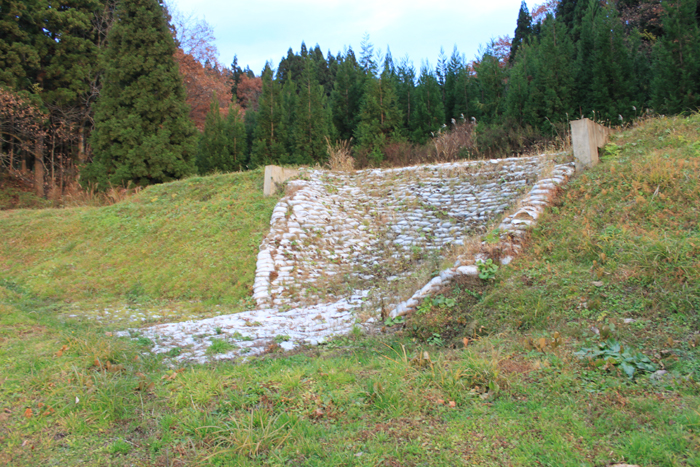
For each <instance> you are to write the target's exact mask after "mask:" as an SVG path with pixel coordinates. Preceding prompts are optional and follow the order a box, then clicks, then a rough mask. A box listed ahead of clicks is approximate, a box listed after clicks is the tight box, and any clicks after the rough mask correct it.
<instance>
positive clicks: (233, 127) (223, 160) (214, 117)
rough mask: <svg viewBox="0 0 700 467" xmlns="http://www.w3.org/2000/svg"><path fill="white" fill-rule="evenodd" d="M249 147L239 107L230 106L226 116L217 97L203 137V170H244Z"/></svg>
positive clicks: (199, 165) (200, 167)
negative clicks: (222, 114)
mask: <svg viewBox="0 0 700 467" xmlns="http://www.w3.org/2000/svg"><path fill="white" fill-rule="evenodd" d="M246 146H247V142H246V132H245V126H244V123H243V119H242V118H241V115H240V113H239V111H238V107H236V106H234V105H230V106H229V112H228V115H227V116H226V119H223V118H222V117H221V113H220V111H219V101H218V100H217V99H216V97H214V99H213V100H212V103H211V107H210V108H209V112H208V113H207V117H206V122H205V124H204V132H203V133H202V136H201V137H200V139H199V151H198V153H197V169H198V171H199V173H200V174H206V173H209V172H212V171H214V170H219V171H221V172H233V171H239V170H243V169H244V168H246V159H247V157H246V152H247V151H246Z"/></svg>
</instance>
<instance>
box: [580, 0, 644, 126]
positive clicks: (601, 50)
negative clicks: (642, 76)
mask: <svg viewBox="0 0 700 467" xmlns="http://www.w3.org/2000/svg"><path fill="white" fill-rule="evenodd" d="M593 29H594V40H593V57H592V58H593V61H592V63H593V70H592V72H593V80H592V82H591V88H590V93H591V98H592V102H591V104H592V106H593V109H594V110H595V111H596V116H597V117H600V118H603V119H605V120H608V121H610V122H615V123H616V124H618V123H620V122H619V120H618V117H619V116H621V117H623V119H628V118H629V117H631V116H632V115H633V114H634V112H633V110H632V105H633V104H632V99H633V93H634V80H633V79H632V66H633V64H632V60H631V58H630V53H629V50H628V49H627V44H626V42H625V37H624V25H623V24H622V22H621V21H620V17H619V15H618V12H617V8H616V7H615V6H614V5H613V4H609V5H608V6H606V7H605V8H602V9H601V10H599V13H598V15H596V18H595V20H594V27H593Z"/></svg>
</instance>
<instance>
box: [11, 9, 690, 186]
mask: <svg viewBox="0 0 700 467" xmlns="http://www.w3.org/2000/svg"><path fill="white" fill-rule="evenodd" d="M6 3H7V2H6ZM132 3H133V2H132ZM120 8H123V9H125V11H126V9H127V7H125V6H123V5H120V2H118V1H115V0H90V1H84V2H78V3H76V4H71V6H65V7H63V8H61V9H55V8H53V9H52V8H50V7H46V6H45V5H43V4H42V3H41V2H9V3H8V4H7V9H8V11H10V10H11V11H13V12H15V13H16V14H15V15H14V19H12V20H8V19H7V18H3V19H1V20H0V27H1V28H2V30H3V31H6V32H5V33H3V35H2V36H0V65H2V67H1V68H2V72H0V86H2V90H1V91H0V98H2V100H3V106H2V113H3V115H2V119H1V120H0V126H2V131H0V133H1V134H2V141H1V142H0V167H2V170H3V171H5V172H7V173H10V174H12V175H13V176H14V177H16V178H22V179H25V180H27V181H29V180H33V184H34V187H35V192H36V193H37V195H38V196H42V197H49V198H51V199H57V198H60V196H61V195H62V194H63V195H65V193H69V192H71V191H72V190H74V185H75V182H76V180H77V177H78V176H79V174H81V172H82V176H81V178H80V180H81V182H82V183H83V184H90V183H92V184H94V183H97V185H98V187H99V189H100V190H106V189H108V188H109V186H110V184H111V185H112V186H126V185H127V184H128V183H129V182H131V183H132V184H139V185H145V184H151V183H158V182H162V181H165V180H170V179H174V178H179V177H182V176H184V175H185V174H188V173H191V172H193V171H194V170H195V168H194V167H193V166H192V164H193V163H195V162H196V163H197V167H196V170H197V171H198V172H199V173H200V174H206V173H211V172H213V171H230V170H240V169H252V168H254V167H258V166H260V165H265V164H270V163H274V164H292V165H299V164H321V165H323V164H325V163H326V162H327V160H328V157H329V156H328V153H327V151H326V148H327V145H326V140H330V141H347V142H348V143H347V144H348V145H350V146H351V148H352V155H353V158H354V164H355V166H356V167H366V166H376V165H405V164H412V163H418V162H424V161H426V160H449V159H454V158H458V157H462V158H464V157H475V156H481V157H500V156H504V155H511V154H513V153H516V154H518V153H524V152H527V151H530V150H533V148H541V147H543V146H548V145H550V144H551V143H552V142H557V141H559V142H561V141H564V140H566V135H567V133H568V126H569V121H570V120H571V119H576V118H581V117H589V118H592V119H594V120H597V121H600V122H604V123H606V124H609V125H627V124H629V123H630V122H632V121H633V120H634V119H635V118H637V117H639V116H641V115H644V114H647V113H657V114H665V115H673V114H679V113H680V114H683V113H687V112H689V111H693V110H695V109H696V107H697V104H698V98H697V96H698V95H700V88H698V86H700V85H699V84H698V83H700V76H698V74H699V73H700V68H699V65H698V63H699V61H698V57H700V34H699V32H698V31H700V29H699V28H698V16H699V15H698V14H697V11H698V9H697V2H695V1H693V0H678V1H668V2H661V3H660V2H655V1H651V0H630V1H627V0H625V1H620V2H602V3H601V2H598V1H577V0H561V1H556V0H555V1H549V2H545V3H543V4H541V5H537V6H535V7H534V8H533V9H532V14H530V11H529V10H528V8H527V5H526V4H525V3H522V4H521V6H520V11H519V14H518V19H517V23H516V25H515V26H516V27H515V31H514V37H513V39H512V40H511V39H510V38H509V37H501V38H497V39H494V40H491V41H490V42H489V43H488V44H487V45H486V46H485V47H484V48H483V49H482V50H481V51H480V53H479V56H478V57H477V58H476V59H474V60H472V61H467V60H466V59H465V58H464V56H463V55H462V54H460V53H459V51H458V50H456V49H455V50H454V51H453V52H452V54H451V56H450V57H448V56H446V55H445V54H444V53H443V52H442V51H441V52H440V55H439V56H438V57H437V61H436V63H435V66H434V67H432V66H430V65H429V64H428V63H426V64H425V65H424V66H421V68H420V70H418V71H417V70H416V69H415V67H414V65H413V63H412V62H411V61H410V60H409V59H408V58H404V59H402V60H400V61H397V62H395V61H394V60H393V58H392V56H391V52H390V51H389V50H388V49H387V52H386V54H384V55H381V54H378V53H375V49H374V47H373V45H372V43H371V42H370V39H369V37H368V36H366V37H364V38H363V41H362V44H361V47H360V51H359V54H358V55H357V56H356V54H355V52H354V51H353V50H352V49H351V48H348V49H347V50H346V51H345V52H343V53H337V54H335V55H334V54H332V53H331V52H330V51H329V52H328V53H327V54H326V55H325V56H324V54H323V52H322V51H321V48H320V46H318V45H316V46H315V47H313V48H307V46H306V45H305V44H303V43H302V44H301V48H300V50H299V52H295V51H293V50H292V49H291V48H290V49H289V51H288V52H287V55H286V56H284V57H283V58H282V59H281V60H280V62H279V64H278V65H277V68H275V67H274V64H273V63H268V64H267V65H266V67H265V69H264V70H263V71H262V74H261V76H259V77H256V76H255V73H254V72H253V71H252V70H250V68H249V67H246V68H245V69H243V68H242V67H241V66H240V65H239V64H238V59H237V57H234V59H233V63H232V64H231V66H230V67H225V66H222V65H221V64H219V63H218V61H217V57H216V55H217V54H216V48H215V47H214V46H213V41H214V37H213V33H212V29H211V27H210V26H209V25H208V24H206V22H201V21H197V20H193V19H192V17H191V16H190V17H186V16H185V15H182V14H181V13H180V12H178V11H177V10H176V9H175V8H174V7H173V6H172V5H170V6H168V7H167V8H165V7H164V6H163V5H159V4H158V3H157V2H156V0H149V1H146V0H143V1H142V2H141V3H139V4H138V6H137V5H136V4H134V5H131V6H129V8H132V9H134V12H136V11H141V12H145V11H146V10H148V11H149V13H148V14H149V15H150V20H149V21H151V20H154V21H156V22H157V23H158V24H155V23H153V22H151V23H149V25H148V26H146V25H145V23H143V22H142V21H141V20H140V19H139V18H140V16H139V15H126V14H120V13H119V11H120ZM3 11H5V6H3ZM15 19H16V21H15ZM44 25H49V26H48V27H44ZM168 26H170V29H169V30H168V29H167V28H168ZM120 31H122V32H120ZM123 31H136V32H138V33H134V34H131V33H126V34H127V35H128V37H129V41H126V42H124V41H122V42H120V40H119V37H123ZM110 35H111V38H110ZM170 36H172V37H173V38H174V41H175V45H173V44H172V43H171V41H170V39H169V37H170ZM57 37H61V40H59V41H57V40H56V38H57ZM156 37H157V38H156ZM132 39H134V40H133V41H132ZM127 42H128V44H127ZM129 47H131V48H129ZM118 49H119V50H118ZM155 49H158V50H157V51H156V50H155ZM142 53H144V54H146V55H148V56H149V57H152V58H153V59H154V58H155V57H158V60H153V59H152V60H145V61H143V60H135V59H134V57H138V56H140V55H139V54H142ZM124 54H125V55H126V56H127V57H129V60H127V61H126V63H121V62H120V60H122V59H123V56H124ZM23 57H24V58H23ZM99 57H103V59H102V60H100V59H99ZM120 57H122V58H120ZM156 62H157V63H156ZM176 63H177V68H178V69H179V78H178V73H177V72H175V64H176ZM122 75H123V76H122ZM127 75H128V76H127ZM117 78H118V80H119V82H118V83H117V81H118V80H117ZM122 78H124V80H123V81H121V79H122ZM181 79H182V81H183V82H184V90H185V91H183V89H182V84H181V83H180V80H181ZM129 83H131V84H129ZM133 83H139V84H138V85H137V87H134V86H132V85H133ZM156 85H157V86H159V89H160V90H159V91H158V92H159V93H160V94H159V98H158V99H157V101H158V105H155V102H152V101H151V100H152V97H149V96H151V94H148V93H146V94H144V93H143V91H145V90H147V89H150V87H151V86H156ZM128 86H131V88H130V89H132V90H134V89H141V90H142V93H141V95H140V97H139V96H137V95H136V94H134V95H133V96H132V95H131V94H130V93H127V92H124V91H125V90H126V87H128ZM161 88H162V89H161ZM152 90H155V88H153V89H152ZM137 94H138V93H137ZM212 103H213V105H211V104H212ZM185 105H187V106H189V111H188V110H187V109H186V108H185ZM166 107H167V108H169V109H170V110H174V109H177V110H175V112H176V113H177V115H178V117H177V118H174V117H172V115H173V113H172V112H171V111H168V110H167V109H166ZM229 107H231V109H230V108H229ZM99 109H102V110H99ZM144 109H148V112H145V110H144ZM98 110H99V111H98ZM120 112H121V113H120ZM149 112H150V114H149ZM217 112H218V113H219V114H220V115H219V116H218V117H217V115H216V113H217ZM151 114H152V115H151ZM156 114H158V115H160V117H158V118H156ZM209 114H213V115H210V116H209V118H207V116H208V115H209ZM167 115H171V116H167ZM185 115H189V119H187V118H185ZM228 115H232V117H231V118H232V120H234V121H236V122H237V123H234V122H233V121H232V122H228V120H227V118H228V117H227V116H228ZM164 116H167V117H164ZM128 118H132V119H135V120H134V122H131V121H130V120H129V121H130V124H129V125H127V126H128V127H131V126H134V125H135V124H136V122H137V121H139V122H140V123H139V124H138V125H136V126H135V128H141V129H142V130H143V131H145V133H144V135H138V134H136V133H138V132H135V133H130V130H129V131H127V130H125V129H122V127H123V125H122V124H120V123H119V122H122V123H123V122H124V121H126V120H125V119H128ZM163 118H164V120H162V119H163ZM151 120H152V122H151ZM161 120H162V121H161ZM188 120H189V121H188ZM224 120H227V123H226V124H224V123H223V121H224ZM148 122H151V123H150V125H151V126H150V127H149V126H148V125H149V124H147V123H148ZM241 122H244V125H243V126H244V127H245V132H246V138H245V140H246V141H245V144H240V143H242V141H241V136H242V130H241ZM132 123H133V124H134V125H132ZM192 124H194V126H196V128H197V129H199V130H200V132H201V135H199V139H200V144H197V145H196V147H195V145H194V141H192V140H191V137H192V136H193V135H194V133H193V129H192ZM144 125H145V126H144ZM161 126H162V128H161ZM465 128H468V129H469V130H468V131H464V129H465ZM156 129H157V131H156ZM449 133H458V134H460V135H462V136H466V138H464V137H460V138H453V139H455V140H457V139H461V140H464V141H461V142H460V144H461V146H460V147H459V148H457V149H455V150H450V151H441V148H440V147H439V146H440V144H441V142H440V139H441V138H444V136H445V135H446V134H449ZM28 141H31V144H28V143H27V142H28ZM90 141H91V142H92V144H88V142H90ZM144 145H146V146H144ZM142 147H147V148H149V149H148V150H141V149H140V148H142ZM231 148H235V149H231ZM146 154H150V156H148V157H146ZM90 162H92V163H91V164H88V163H90ZM29 172H33V177H29ZM85 186H87V185H85ZM45 187H48V192H47V191H46V190H45Z"/></svg>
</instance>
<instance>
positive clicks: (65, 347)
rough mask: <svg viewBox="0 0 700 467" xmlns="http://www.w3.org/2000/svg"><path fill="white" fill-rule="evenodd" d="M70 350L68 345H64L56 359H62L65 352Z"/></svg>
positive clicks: (57, 353)
mask: <svg viewBox="0 0 700 467" xmlns="http://www.w3.org/2000/svg"><path fill="white" fill-rule="evenodd" d="M68 349H70V347H69V346H67V345H64V346H63V347H61V349H60V350H59V351H58V352H56V353H55V355H56V357H62V356H63V352H65V351H66V350H68Z"/></svg>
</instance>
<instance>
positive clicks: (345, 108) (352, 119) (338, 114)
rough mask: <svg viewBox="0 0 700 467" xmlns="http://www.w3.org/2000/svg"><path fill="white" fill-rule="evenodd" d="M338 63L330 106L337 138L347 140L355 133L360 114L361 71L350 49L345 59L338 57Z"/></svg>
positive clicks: (361, 93)
mask: <svg viewBox="0 0 700 467" xmlns="http://www.w3.org/2000/svg"><path fill="white" fill-rule="evenodd" d="M338 62H339V63H338V71H337V73H336V77H335V84H334V87H333V92H332V93H331V100H330V106H331V111H332V115H333V125H334V126H335V129H336V132H337V133H338V137H339V138H341V139H343V140H349V139H350V138H352V136H353V134H354V132H355V128H356V127H357V118H358V114H359V113H360V103H361V101H362V95H363V79H362V69H361V68H360V65H359V64H358V63H357V61H356V60H355V54H354V53H353V51H352V49H350V50H348V52H347V53H346V54H345V57H339V60H338Z"/></svg>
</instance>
